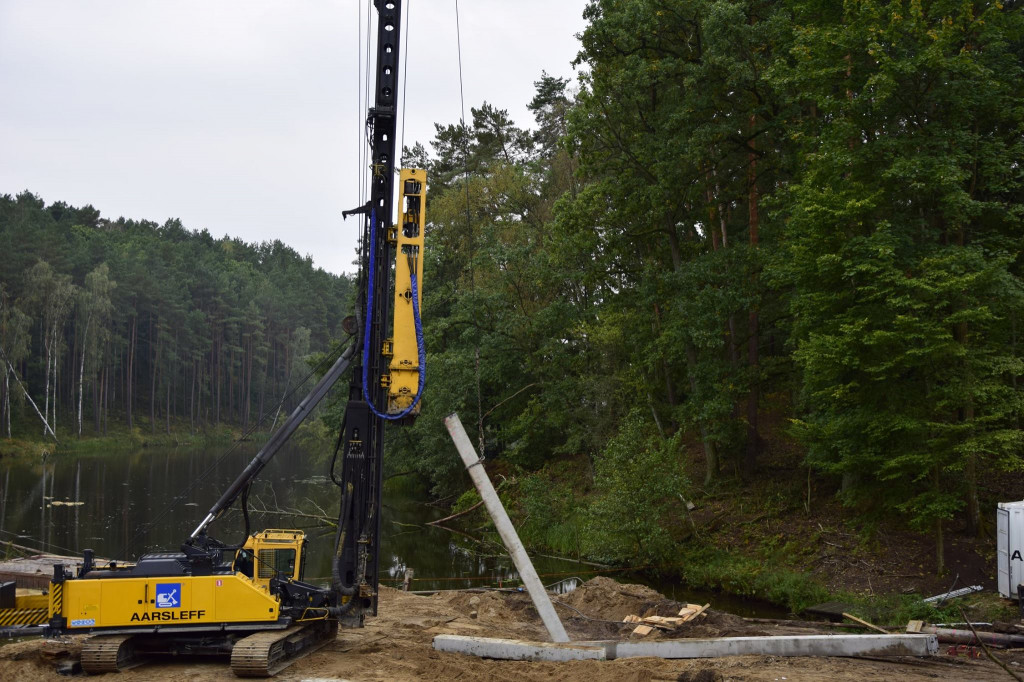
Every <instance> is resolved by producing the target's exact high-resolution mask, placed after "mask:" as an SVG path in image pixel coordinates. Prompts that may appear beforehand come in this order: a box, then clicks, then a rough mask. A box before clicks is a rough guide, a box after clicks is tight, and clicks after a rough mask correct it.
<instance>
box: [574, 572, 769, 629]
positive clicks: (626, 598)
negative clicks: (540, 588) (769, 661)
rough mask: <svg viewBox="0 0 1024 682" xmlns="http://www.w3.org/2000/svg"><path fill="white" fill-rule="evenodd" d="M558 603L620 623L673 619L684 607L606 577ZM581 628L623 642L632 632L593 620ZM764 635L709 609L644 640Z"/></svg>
mask: <svg viewBox="0 0 1024 682" xmlns="http://www.w3.org/2000/svg"><path fill="white" fill-rule="evenodd" d="M557 601H559V602H562V603H564V604H566V605H568V606H571V607H573V608H574V609H577V610H578V611H579V612H580V613H581V614H582V615H583V616H589V617H590V618H592V619H601V620H605V621H619V622H621V621H622V620H623V619H624V618H625V617H626V616H629V615H637V616H640V617H646V616H675V615H677V614H678V613H679V609H681V608H682V607H683V606H685V604H684V603H682V602H678V601H675V600H674V599H669V598H667V597H666V596H665V595H663V594H661V593H660V592H657V591H655V590H652V589H651V588H649V587H646V586H644V585H630V584H624V583H618V582H615V581H614V580H612V579H611V578H605V577H597V578H593V579H592V580H588V581H587V582H585V583H583V584H582V585H580V586H579V587H577V588H576V589H575V590H573V591H572V592H570V593H569V594H567V595H564V596H562V597H559V598H558V600H557ZM558 611H559V615H562V617H563V620H566V621H567V622H576V621H579V620H585V619H580V618H579V617H578V614H573V613H568V614H567V613H566V610H565V609H559V610H558ZM580 625H582V624H580ZM582 629H583V630H585V631H586V632H587V634H589V635H591V636H592V638H593V639H599V638H600V639H619V638H622V639H625V638H626V637H627V636H628V635H629V634H630V632H631V631H632V627H623V626H619V625H615V624H613V623H604V624H598V623H595V621H593V620H592V621H590V623H589V625H586V626H583V627H582ZM763 634H767V633H766V632H764V631H762V630H760V629H758V628H756V627H753V626H751V625H750V624H749V623H747V622H746V621H745V620H743V618H741V617H739V616H735V615H733V614H731V613H724V612H722V611H716V610H714V609H708V610H707V611H706V612H705V615H703V616H700V617H699V618H698V619H697V620H695V621H693V622H692V623H684V624H682V625H680V626H679V627H678V628H676V629H675V630H669V631H663V630H655V631H654V632H652V633H650V634H649V635H647V636H646V638H647V639H663V638H673V639H675V638H680V637H690V638H695V637H752V636H757V635H763Z"/></svg>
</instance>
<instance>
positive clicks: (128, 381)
mask: <svg viewBox="0 0 1024 682" xmlns="http://www.w3.org/2000/svg"><path fill="white" fill-rule="evenodd" d="M138 328H139V318H138V316H136V317H133V318H132V326H131V329H130V331H129V332H128V367H127V370H126V373H125V384H124V392H125V406H126V410H127V415H126V418H127V420H128V430H129V431H131V430H132V429H133V428H134V426H133V424H132V407H133V405H132V399H133V398H134V397H135V390H134V386H133V385H132V384H133V383H134V382H133V379H134V377H135V338H136V334H137V332H138Z"/></svg>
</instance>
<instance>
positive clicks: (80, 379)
mask: <svg viewBox="0 0 1024 682" xmlns="http://www.w3.org/2000/svg"><path fill="white" fill-rule="evenodd" d="M90 321H91V320H90V318H89V317H86V318H85V330H84V331H83V332H82V361H81V362H80V363H79V365H78V437H79V438H81V437H82V394H83V393H84V391H85V384H84V382H85V349H86V347H87V345H88V340H89V322H90Z"/></svg>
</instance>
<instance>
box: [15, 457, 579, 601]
mask: <svg viewBox="0 0 1024 682" xmlns="http://www.w3.org/2000/svg"><path fill="white" fill-rule="evenodd" d="M254 452H255V446H253V447H244V448H239V450H238V451H236V452H232V453H230V454H229V455H227V456H224V457H222V454H221V452H217V451H204V450H189V449H173V448H146V449H140V450H137V451H134V452H111V453H107V454H101V455H79V456H71V455H65V456H60V455H58V456H53V457H50V458H48V459H46V460H44V461H40V460H37V459H31V460H30V459H9V460H4V461H3V462H0V481H2V482H3V489H2V490H0V540H10V541H13V542H15V543H18V544H23V545H27V546H30V547H36V548H39V549H42V550H44V551H48V552H54V553H59V554H69V555H79V554H81V551H82V550H83V549H85V548H87V547H88V548H91V549H94V550H95V551H96V553H97V555H98V556H102V557H113V558H128V559H131V558H135V557H137V556H138V555H139V554H142V553H144V552H147V551H155V550H165V549H174V548H176V547H177V546H178V545H179V544H180V543H181V542H182V541H183V540H184V539H185V538H187V537H188V534H189V533H190V532H191V530H192V528H194V527H195V525H196V523H197V522H198V521H199V520H200V519H201V517H202V516H203V514H204V512H205V511H206V510H207V509H209V507H210V505H211V504H212V503H213V502H214V501H215V500H216V499H217V497H219V495H220V493H221V492H222V491H223V489H224V488H225V487H226V486H227V485H228V484H229V483H230V482H231V481H232V480H233V479H234V477H235V476H236V475H237V473H238V472H239V471H241V469H242V468H243V467H244V466H245V465H246V463H248V461H249V459H251V457H252V455H253V454H254ZM320 459H321V458H319V457H317V456H316V455H315V454H314V453H311V452H308V451H305V450H303V449H302V448H299V447H295V446H292V447H290V448H287V449H286V450H284V451H282V452H281V453H279V455H278V457H277V458H276V459H275V460H273V461H272V462H271V463H270V464H269V465H268V466H267V467H266V469H264V472H263V474H262V475H261V476H260V479H259V480H258V481H257V482H256V483H255V484H254V486H253V490H252V493H251V494H250V499H251V500H252V507H253V508H254V509H257V510H263V511H254V513H252V514H251V518H252V527H253V529H258V528H270V527H281V526H285V527H289V528H291V527H295V528H302V529H304V530H306V532H307V533H308V534H309V536H310V554H309V559H308V563H307V569H306V575H307V577H308V578H310V579H311V580H312V581H314V582H326V581H327V580H328V579H329V575H330V553H331V547H330V545H331V543H332V542H333V528H331V527H330V526H329V525H328V524H327V523H326V522H325V521H324V519H323V517H326V518H327V519H331V520H333V517H334V515H335V514H336V512H337V506H338V500H339V496H338V494H337V488H336V487H334V485H333V484H332V483H331V482H330V480H329V479H328V478H327V476H326V475H324V472H325V470H326V462H323V461H320ZM190 486H191V490H188V489H189V487H190ZM186 490H188V493H187V494H185V495H182V494H181V493H182V492H183V491H186ZM176 498H180V499H177V503H176V504H174V505H173V506H171V505H172V503H173V502H175V500H176ZM285 511H297V512H299V513H300V514H302V516H288V515H286V514H284V513H282V512H285ZM444 514H445V512H443V511H442V510H440V509H437V508H434V507H432V506H429V505H427V504H426V503H425V500H422V499H418V498H417V497H416V496H415V494H414V493H413V492H411V491H410V489H409V488H408V487H405V488H403V487H401V486H398V485H388V486H385V500H384V507H383V515H382V533H383V542H382V550H381V575H382V576H384V577H387V578H388V580H387V581H386V583H387V584H390V585H394V586H398V585H400V584H401V582H402V580H403V578H404V576H405V572H406V569H408V568H411V569H413V570H414V571H415V579H414V582H413V583H412V588H413V589H417V590H431V589H452V588H461V587H482V586H487V585H498V584H502V585H505V584H508V583H509V582H510V581H515V580H516V579H517V578H518V574H517V573H516V571H515V567H514V566H513V565H512V564H511V562H510V561H509V559H508V558H507V557H502V556H493V555H492V553H491V550H485V549H484V548H482V547H481V546H480V545H479V544H478V543H476V542H474V541H473V540H472V539H471V537H470V536H467V537H463V536H462V535H459V534H455V533H453V532H452V531H450V530H446V529H444V528H440V527H434V526H427V525H424V524H425V523H426V522H427V521H432V520H436V519H439V518H441V517H442V516H444ZM243 530H244V529H243V521H242V518H241V514H240V513H238V511H237V510H232V511H231V512H228V513H227V514H225V515H224V516H223V517H222V518H221V519H220V520H218V521H217V522H216V523H215V524H214V525H213V526H212V528H211V531H212V534H214V535H215V536H216V537H218V538H219V539H221V540H223V541H226V542H237V541H239V540H240V539H241V536H242V533H243ZM492 549H493V548H492ZM536 567H537V571H538V573H540V574H541V575H542V576H543V580H544V582H546V583H548V582H551V583H554V582H556V581H558V580H561V579H562V578H565V577H569V576H572V575H575V574H579V573H580V568H581V567H580V565H579V564H576V563H574V562H570V561H560V560H553V559H538V560H537V564H536Z"/></svg>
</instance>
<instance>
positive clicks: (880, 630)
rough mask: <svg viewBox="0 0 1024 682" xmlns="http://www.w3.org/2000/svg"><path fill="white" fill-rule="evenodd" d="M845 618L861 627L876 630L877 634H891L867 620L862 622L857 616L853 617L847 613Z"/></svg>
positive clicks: (844, 614)
mask: <svg viewBox="0 0 1024 682" xmlns="http://www.w3.org/2000/svg"><path fill="white" fill-rule="evenodd" d="M843 618H849V619H850V620H852V621H854V622H855V623H860V624H861V625H863V626H864V627H866V628H870V629H872V630H875V631H876V632H881V633H882V634H883V635H887V634H889V632H888V631H887V630H883V629H882V628H880V627H878V626H877V625H872V624H871V623H869V622H867V621H866V620H861V619H860V618H858V617H857V616H851V615H850V614H848V613H846V612H844V613H843Z"/></svg>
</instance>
